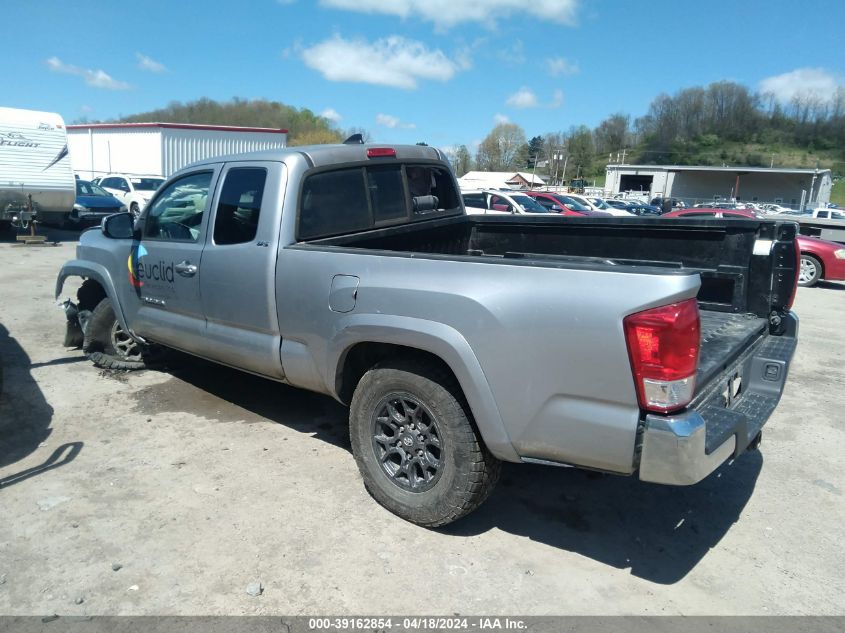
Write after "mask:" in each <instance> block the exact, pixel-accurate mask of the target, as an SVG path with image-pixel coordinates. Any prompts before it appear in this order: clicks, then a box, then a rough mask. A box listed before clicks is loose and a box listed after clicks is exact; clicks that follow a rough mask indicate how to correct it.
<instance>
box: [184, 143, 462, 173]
mask: <svg viewBox="0 0 845 633" xmlns="http://www.w3.org/2000/svg"><path fill="white" fill-rule="evenodd" d="M372 149H392V150H395V152H396V154H395V159H397V160H441V161H445V160H446V158H445V156H444V155H443V154H442V152H440V150H438V149H437V148H436V147H431V146H428V145H394V144H391V143H366V144H363V145H362V144H354V145H345V144H341V143H339V144H336V145H301V146H298V147H286V148H283V149H267V150H261V151H258V152H245V153H241V154H229V155H227V156H216V157H214V158H208V159H205V160H201V161H197V162H196V163H192V165H193V166H195V165H209V164H215V163H221V162H235V161H248V160H273V161H283V160H284V159H285V158H286V157H288V156H304V157H305V159H306V160H307V161H308V162H309V163H310V164H311V165H313V166H314V167H321V166H324V165H333V164H336V163H354V162H359V161H366V160H376V159H380V158H381V156H369V155H368V154H369V150H372ZM390 159H394V157H393V156H390ZM183 169H184V168H183Z"/></svg>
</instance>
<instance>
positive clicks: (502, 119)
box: [493, 113, 511, 125]
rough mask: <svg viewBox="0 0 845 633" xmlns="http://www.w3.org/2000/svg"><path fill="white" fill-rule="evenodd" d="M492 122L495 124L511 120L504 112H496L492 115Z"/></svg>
mask: <svg viewBox="0 0 845 633" xmlns="http://www.w3.org/2000/svg"><path fill="white" fill-rule="evenodd" d="M493 122H494V123H495V124H496V125H499V124H500V123H510V122H511V120H510V119H509V118H508V117H506V116H505V115H504V114H498V113H497V114H494V115H493Z"/></svg>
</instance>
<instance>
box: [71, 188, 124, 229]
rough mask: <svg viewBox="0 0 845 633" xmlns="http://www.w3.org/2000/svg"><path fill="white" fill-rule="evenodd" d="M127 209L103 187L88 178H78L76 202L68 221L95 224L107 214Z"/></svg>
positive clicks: (77, 223) (73, 223)
mask: <svg viewBox="0 0 845 633" xmlns="http://www.w3.org/2000/svg"><path fill="white" fill-rule="evenodd" d="M127 210H128V209H127V208H126V205H125V204H123V203H122V202H121V201H120V200H118V199H117V198H115V197H114V196H113V195H111V194H110V193H109V192H108V191H106V190H105V189H103V188H102V187H98V186H97V185H95V184H94V183H92V182H88V181H87V180H77V181H76V202H75V203H74V205H73V210H72V211H71V212H70V216H69V217H68V222H67V223H68V224H70V225H77V226H79V225H84V224H93V223H96V222H99V221H100V220H102V219H103V218H104V217H106V216H107V215H111V214H112V213H120V212H125V211H127Z"/></svg>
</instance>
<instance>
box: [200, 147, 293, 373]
mask: <svg viewBox="0 0 845 633" xmlns="http://www.w3.org/2000/svg"><path fill="white" fill-rule="evenodd" d="M220 177H221V182H220V186H219V187H218V194H217V196H216V198H215V200H214V213H213V217H212V222H213V224H212V225H211V227H212V228H210V230H209V235H208V239H207V240H206V246H205V250H204V251H203V255H202V274H201V276H200V295H201V297H202V309H203V313H204V315H205V319H206V336H205V341H204V350H205V352H204V354H203V355H204V356H207V357H208V358H212V359H214V360H217V361H219V362H222V363H226V364H228V365H233V366H236V367H239V368H241V369H246V370H248V371H252V372H255V373H258V374H263V375H265V376H270V377H273V378H283V377H284V373H283V372H282V366H281V361H280V358H279V350H280V348H281V337H280V335H279V323H278V317H277V312H276V286H275V270H276V256H277V253H278V250H279V225H280V221H281V209H282V195H283V192H284V183H285V180H286V173H285V169H284V165H282V164H281V163H278V162H265V161H261V162H237V163H228V164H226V165H225V166H224V169H223V172H222V174H221V176H220Z"/></svg>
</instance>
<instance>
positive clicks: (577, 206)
mask: <svg viewBox="0 0 845 633" xmlns="http://www.w3.org/2000/svg"><path fill="white" fill-rule="evenodd" d="M554 198H555V200H559V201H560V202H561V203H562V204H564V205H565V206H567V207H568V208H570V209H572V210H573V211H589V210H590V207H588V206H587V205H585V204H581V203H580V202H578V201H577V200H576V199H575V198H570V197H569V196H554Z"/></svg>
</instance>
